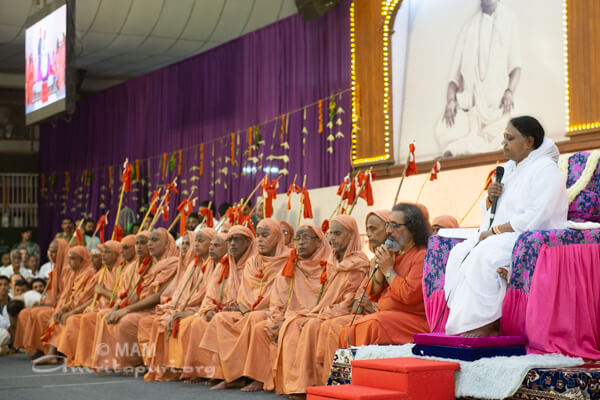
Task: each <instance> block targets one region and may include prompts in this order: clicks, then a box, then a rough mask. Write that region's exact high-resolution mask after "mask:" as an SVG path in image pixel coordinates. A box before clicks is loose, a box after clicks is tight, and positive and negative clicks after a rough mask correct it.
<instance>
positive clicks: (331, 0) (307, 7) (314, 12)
mask: <svg viewBox="0 0 600 400" xmlns="http://www.w3.org/2000/svg"><path fill="white" fill-rule="evenodd" d="M294 1H295V2H296V8H297V9H298V13H300V15H301V16H302V19H303V20H304V21H310V20H311V19H315V18H319V17H320V16H322V15H324V14H325V13H326V12H327V11H329V10H330V9H332V8H333V7H335V6H337V5H338V3H339V2H340V0H294Z"/></svg>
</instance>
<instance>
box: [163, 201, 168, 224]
mask: <svg viewBox="0 0 600 400" xmlns="http://www.w3.org/2000/svg"><path fill="white" fill-rule="evenodd" d="M162 210H163V212H162V218H163V221H168V220H169V205H168V204H165V205H164V206H163V208H162Z"/></svg>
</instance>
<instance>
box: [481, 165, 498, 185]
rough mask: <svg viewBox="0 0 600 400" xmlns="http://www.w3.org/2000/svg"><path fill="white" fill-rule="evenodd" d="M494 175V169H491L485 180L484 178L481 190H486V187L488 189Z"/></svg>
mask: <svg viewBox="0 0 600 400" xmlns="http://www.w3.org/2000/svg"><path fill="white" fill-rule="evenodd" d="M495 173H496V169H493V170H491V171H490V173H489V174H488V176H487V178H485V186H484V187H483V190H487V189H488V187H490V185H491V183H492V177H493V176H494V174H495Z"/></svg>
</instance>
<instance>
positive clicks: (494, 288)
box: [444, 117, 568, 337]
mask: <svg viewBox="0 0 600 400" xmlns="http://www.w3.org/2000/svg"><path fill="white" fill-rule="evenodd" d="M502 145H503V146H504V155H505V156H506V157H507V158H508V159H509V161H508V162H507V163H506V164H504V171H505V172H504V177H503V178H502V180H501V182H500V183H498V182H495V183H492V184H491V185H490V187H489V189H488V196H487V198H486V199H485V200H484V207H485V212H484V216H483V221H482V223H481V226H480V228H479V234H478V236H476V237H474V238H471V239H469V240H466V241H464V242H463V243H460V244H459V245H457V246H456V247H454V248H453V249H452V251H451V252H450V257H449V259H448V264H447V266H446V283H445V286H444V291H445V292H446V299H447V302H448V307H449V309H450V313H449V316H448V322H447V323H446V334H447V335H458V334H460V335H463V336H471V337H476V336H495V335H499V333H500V323H499V321H500V317H501V316H502V302H503V300H504V296H505V294H506V285H507V282H506V278H507V277H510V273H511V260H512V250H513V247H514V244H515V242H516V240H517V238H518V237H519V235H520V234H521V233H523V232H525V231H534V230H541V229H561V228H564V227H565V226H566V222H567V211H568V201H567V190H566V186H565V181H564V178H563V176H562V174H561V172H560V170H559V168H558V164H557V163H558V156H559V151H558V148H557V147H556V145H555V144H554V143H553V142H552V140H550V139H548V138H544V129H543V128H542V126H541V125H540V124H539V122H538V121H537V120H536V119H535V118H532V117H518V118H513V119H512V120H511V121H510V122H509V123H508V125H507V127H506V131H505V132H504V141H503V142H502ZM494 198H498V202H497V209H496V214H495V218H494V220H493V222H492V223H490V212H491V206H490V205H491V201H489V200H488V199H494Z"/></svg>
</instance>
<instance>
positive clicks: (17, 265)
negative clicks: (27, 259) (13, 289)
mask: <svg viewBox="0 0 600 400" xmlns="http://www.w3.org/2000/svg"><path fill="white" fill-rule="evenodd" d="M10 261H11V264H10V265H9V266H8V267H4V268H1V269H0V275H3V276H5V277H7V278H10V277H11V276H13V274H14V273H15V272H19V271H20V269H21V252H20V251H19V250H12V251H11V252H10Z"/></svg>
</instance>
